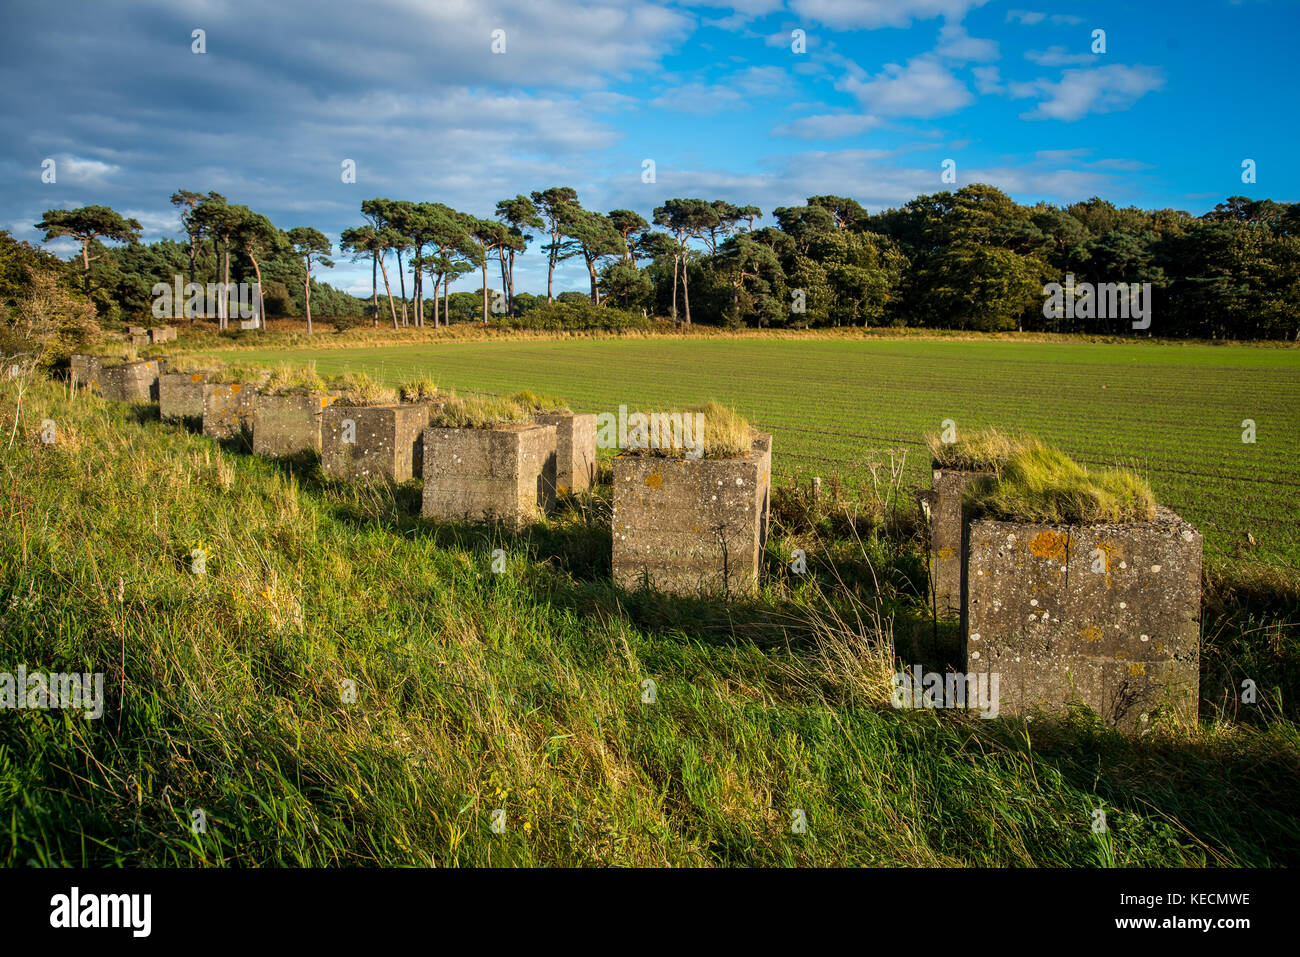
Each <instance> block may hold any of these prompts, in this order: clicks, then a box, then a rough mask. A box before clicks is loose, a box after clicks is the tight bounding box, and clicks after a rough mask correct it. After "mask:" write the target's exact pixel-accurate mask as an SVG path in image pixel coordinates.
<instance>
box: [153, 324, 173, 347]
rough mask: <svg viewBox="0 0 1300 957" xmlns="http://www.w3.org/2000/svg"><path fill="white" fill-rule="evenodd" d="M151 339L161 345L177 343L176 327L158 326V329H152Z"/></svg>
mask: <svg viewBox="0 0 1300 957" xmlns="http://www.w3.org/2000/svg"><path fill="white" fill-rule="evenodd" d="M149 338H150V339H151V340H153V342H154V343H159V342H175V341H176V327H175V326H158V327H156V328H154V329H150V330H149Z"/></svg>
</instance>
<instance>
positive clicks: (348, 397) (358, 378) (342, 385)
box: [325, 372, 397, 405]
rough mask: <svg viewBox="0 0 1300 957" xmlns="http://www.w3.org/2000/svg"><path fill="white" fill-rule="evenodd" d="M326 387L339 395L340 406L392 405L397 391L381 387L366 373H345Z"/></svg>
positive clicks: (331, 380) (334, 377) (332, 377)
mask: <svg viewBox="0 0 1300 957" xmlns="http://www.w3.org/2000/svg"><path fill="white" fill-rule="evenodd" d="M325 387H326V388H328V389H330V390H331V391H335V392H338V393H339V400H338V401H339V404H340V405H392V404H393V403H394V402H396V401H397V390H396V389H393V388H391V387H390V386H386V385H380V384H379V383H378V382H376V381H375V380H374V379H372V378H371V377H370V376H369V375H367V374H366V373H364V372H344V373H342V374H341V375H336V376H331V377H330V378H329V379H327V380H326V381H325Z"/></svg>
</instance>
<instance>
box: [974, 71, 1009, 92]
mask: <svg viewBox="0 0 1300 957" xmlns="http://www.w3.org/2000/svg"><path fill="white" fill-rule="evenodd" d="M971 73H973V74H974V75H975V89H976V90H977V91H978V92H979V94H980V96H987V95H989V94H991V93H1005V92H1006V87H1004V86H1003V85H1002V75H1001V74H1000V73H999V72H998V68H997V67H995V66H977V67H975V68H974V69H972V70H971Z"/></svg>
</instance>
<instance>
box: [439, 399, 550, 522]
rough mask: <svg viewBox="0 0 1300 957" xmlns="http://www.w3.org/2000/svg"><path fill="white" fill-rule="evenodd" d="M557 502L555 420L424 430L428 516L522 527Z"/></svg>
mask: <svg viewBox="0 0 1300 957" xmlns="http://www.w3.org/2000/svg"><path fill="white" fill-rule="evenodd" d="M554 504H555V426H553V425H538V424H531V425H504V426H499V427H497V428H492V429H449V428H431V429H425V431H424V502H423V507H422V508H421V514H422V515H424V516H425V517H426V518H439V519H445V520H453V521H454V520H461V521H467V522H500V523H501V524H503V525H505V526H507V527H509V528H513V529H518V528H522V527H523V526H525V525H527V524H529V523H530V522H534V521H536V520H537V519H539V518H541V517H542V516H543V515H544V514H545V513H546V512H547V511H549V510H550V509H551V507H552V506H554Z"/></svg>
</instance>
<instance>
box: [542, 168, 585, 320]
mask: <svg viewBox="0 0 1300 957" xmlns="http://www.w3.org/2000/svg"><path fill="white" fill-rule="evenodd" d="M532 199H533V202H534V203H535V204H536V205H537V212H538V215H540V216H541V218H542V219H543V220H544V223H545V226H546V230H547V232H548V233H549V235H550V237H551V241H550V242H549V243H547V244H546V245H545V246H544V247H543V248H544V249H545V250H546V257H547V265H546V301H547V302H552V301H554V299H555V295H554V293H555V266H556V264H557V263H558V262H559V261H560V259H561V258H562V256H563V253H564V230H563V229H562V228H561V224H562V223H563V221H564V217H565V215H566V214H567V213H568V211H569V209H570V208H571V207H573V206H577V205H578V191H577V190H575V189H574V188H573V187H571V186H552V187H551V188H550V189H543V190H537V191H535V192H534V193H533V194H532Z"/></svg>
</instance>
